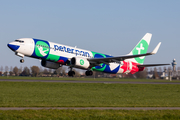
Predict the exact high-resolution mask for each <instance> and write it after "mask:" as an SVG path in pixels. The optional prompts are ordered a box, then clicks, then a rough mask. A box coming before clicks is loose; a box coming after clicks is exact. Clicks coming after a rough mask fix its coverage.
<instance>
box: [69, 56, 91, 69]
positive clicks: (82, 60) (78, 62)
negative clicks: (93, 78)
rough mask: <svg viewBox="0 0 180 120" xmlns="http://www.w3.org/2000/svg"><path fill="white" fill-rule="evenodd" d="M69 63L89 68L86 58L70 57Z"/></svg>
mask: <svg viewBox="0 0 180 120" xmlns="http://www.w3.org/2000/svg"><path fill="white" fill-rule="evenodd" d="M71 65H73V66H76V67H79V68H85V69H87V68H89V66H90V63H89V61H88V60H87V59H86V58H80V57H73V58H72V59H71Z"/></svg>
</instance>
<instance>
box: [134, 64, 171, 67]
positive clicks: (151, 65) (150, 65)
mask: <svg viewBox="0 0 180 120" xmlns="http://www.w3.org/2000/svg"><path fill="white" fill-rule="evenodd" d="M164 65H170V64H144V65H137V66H138V67H153V66H164Z"/></svg>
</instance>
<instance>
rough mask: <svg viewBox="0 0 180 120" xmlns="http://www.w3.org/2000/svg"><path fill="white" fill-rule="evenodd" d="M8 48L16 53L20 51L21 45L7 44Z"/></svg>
mask: <svg viewBox="0 0 180 120" xmlns="http://www.w3.org/2000/svg"><path fill="white" fill-rule="evenodd" d="M7 46H8V47H9V48H10V49H11V50H12V51H16V50H18V49H19V47H20V46H19V45H13V44H11V43H9V44H7Z"/></svg>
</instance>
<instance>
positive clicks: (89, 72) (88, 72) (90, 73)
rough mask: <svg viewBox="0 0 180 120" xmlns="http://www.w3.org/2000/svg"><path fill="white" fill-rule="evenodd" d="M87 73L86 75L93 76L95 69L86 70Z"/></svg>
mask: <svg viewBox="0 0 180 120" xmlns="http://www.w3.org/2000/svg"><path fill="white" fill-rule="evenodd" d="M85 74H86V76H92V75H93V71H91V70H90V71H86V73H85Z"/></svg>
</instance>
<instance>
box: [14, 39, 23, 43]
mask: <svg viewBox="0 0 180 120" xmlns="http://www.w3.org/2000/svg"><path fill="white" fill-rule="evenodd" d="M15 42H19V43H24V41H22V40H15Z"/></svg>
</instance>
